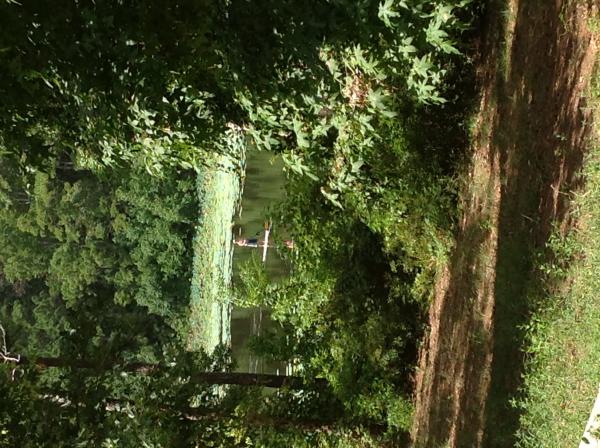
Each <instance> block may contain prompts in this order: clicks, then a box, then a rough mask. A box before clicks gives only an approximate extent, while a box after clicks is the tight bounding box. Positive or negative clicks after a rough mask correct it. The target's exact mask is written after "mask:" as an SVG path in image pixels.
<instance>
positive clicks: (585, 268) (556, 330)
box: [515, 29, 600, 448]
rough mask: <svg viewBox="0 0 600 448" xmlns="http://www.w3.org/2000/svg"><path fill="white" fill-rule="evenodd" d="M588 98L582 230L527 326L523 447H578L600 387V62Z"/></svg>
mask: <svg viewBox="0 0 600 448" xmlns="http://www.w3.org/2000/svg"><path fill="white" fill-rule="evenodd" d="M595 33H596V37H598V29H596V30H595ZM589 97H590V98H592V99H593V107H594V108H595V115H596V125H595V126H596V136H595V137H594V138H593V139H592V141H591V143H590V151H589V153H588V156H587V160H586V163H585V167H584V177H585V187H584V188H583V189H582V191H580V192H578V193H577V194H576V195H575V196H574V201H573V202H574V203H573V210H574V212H575V214H576V222H577V225H576V226H575V228H574V229H572V230H571V231H570V232H569V234H568V235H567V236H563V237H560V236H557V237H555V238H552V239H551V240H550V243H549V248H550V249H551V252H552V257H551V261H546V262H545V263H543V264H542V266H541V271H542V272H544V273H545V275H546V276H547V281H546V282H545V284H546V286H545V287H544V288H543V289H542V291H543V292H542V293H540V292H538V293H537V294H534V297H532V298H531V299H532V300H533V301H535V302H537V303H539V304H541V305H540V306H539V308H538V310H537V311H536V312H535V313H534V316H533V318H532V320H531V321H530V323H529V325H528V326H527V328H526V333H527V353H528V360H527V362H526V366H525V375H524V385H523V396H522V397H521V398H520V399H519V400H517V401H516V403H515V405H516V406H517V407H518V408H519V409H520V411H521V412H522V414H521V420H520V429H519V432H518V442H519V444H518V446H520V447H526V448H529V447H531V448H534V447H535V448H544V447H548V448H555V447H562V446H565V447H566V446H577V445H578V444H579V441H580V438H581V436H582V434H583V430H584V427H585V424H586V421H587V419H588V416H589V413H590V411H591V409H592V405H593V402H594V399H595V397H596V393H597V390H598V385H599V384H600V369H598V366H600V298H599V297H598V291H599V290H600V277H599V276H598V273H600V140H599V139H598V132H600V126H599V125H598V121H597V120H598V113H600V76H599V71H598V61H597V62H596V71H595V76H594V79H593V87H592V92H591V94H590V95H589ZM549 285H553V286H549ZM556 285H560V286H558V287H557V286H556Z"/></svg>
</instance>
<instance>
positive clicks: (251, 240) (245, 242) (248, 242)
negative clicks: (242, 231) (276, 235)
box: [234, 238, 264, 247]
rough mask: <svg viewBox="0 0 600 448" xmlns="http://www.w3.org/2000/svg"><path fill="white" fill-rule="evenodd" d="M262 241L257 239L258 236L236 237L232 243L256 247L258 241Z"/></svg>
mask: <svg viewBox="0 0 600 448" xmlns="http://www.w3.org/2000/svg"><path fill="white" fill-rule="evenodd" d="M261 242H262V243H263V244H264V242H263V241H262V240H261V241H259V240H258V238H238V239H236V240H234V244H235V245H236V246H240V247H258V246H259V243H261Z"/></svg>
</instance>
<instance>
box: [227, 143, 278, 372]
mask: <svg viewBox="0 0 600 448" xmlns="http://www.w3.org/2000/svg"><path fill="white" fill-rule="evenodd" d="M284 179H285V178H284V173H283V162H282V161H281V158H280V157H275V156H273V154H270V153H267V152H258V151H248V153H247V166H246V180H245V186H244V194H243V197H242V210H241V213H240V215H239V216H237V217H236V221H235V226H234V237H235V238H263V236H264V230H263V224H264V222H265V220H266V219H268V218H269V207H271V206H273V205H274V204H275V203H277V202H278V201H279V200H281V199H282V198H283V196H284V190H283V185H284ZM285 236H286V235H285V234H283V233H282V229H280V228H279V229H278V224H277V223H273V229H272V232H271V236H270V237H269V240H271V237H275V238H277V239H283V238H285ZM253 255H254V256H257V257H259V259H260V257H261V256H262V248H248V247H237V246H236V247H235V249H234V253H233V284H234V287H235V286H236V285H237V284H239V281H240V278H239V275H240V266H242V265H243V264H244V263H246V262H248V261H249V260H250V259H251V257H252V256H253ZM265 267H266V269H267V273H268V275H269V278H271V279H272V280H273V281H277V279H281V278H282V277H284V276H286V275H287V274H288V267H287V266H286V265H285V263H284V262H283V261H282V260H281V258H280V257H279V256H278V254H277V252H276V250H275V249H274V248H269V252H268V254H267V261H266V264H265ZM270 325H277V323H274V322H272V321H271V319H270V318H269V311H268V310H267V309H261V308H240V307H236V306H234V308H233V311H232V316H231V347H232V350H233V357H234V359H235V360H236V361H237V363H238V369H237V370H238V371H240V372H253V373H277V371H278V370H279V372H280V373H281V374H284V373H285V365H284V364H282V363H267V362H265V360H263V359H260V358H257V357H256V356H253V355H252V354H251V353H250V351H249V350H248V348H247V342H248V339H249V338H250V337H251V336H252V335H260V334H261V333H262V332H264V331H265V329H267V328H268V327H269V326H270Z"/></svg>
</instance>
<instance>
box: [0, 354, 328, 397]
mask: <svg viewBox="0 0 600 448" xmlns="http://www.w3.org/2000/svg"><path fill="white" fill-rule="evenodd" d="M4 362H10V363H13V364H17V365H28V364H34V365H35V366H36V367H38V368H40V369H49V368H75V369H91V370H99V371H105V370H111V369H113V368H116V369H117V370H120V371H122V372H131V373H139V374H142V375H148V374H152V373H156V372H159V371H164V370H166V369H167V367H164V366H161V365H160V364H148V363H142V362H137V363H129V364H123V365H121V366H118V365H116V364H111V365H106V364H98V363H95V362H93V361H90V360H85V359H83V360H80V359H64V358H48V357H38V358H32V359H30V358H28V357H26V356H20V357H18V358H17V357H15V359H12V358H11V359H7V358H5V359H4ZM189 378H190V382H191V383H193V384H214V385H226V384H229V385H236V386H261V387H273V388H282V387H286V388H288V389H304V388H306V387H307V386H309V385H313V386H316V387H319V388H323V387H326V386H327V384H328V383H327V380H325V379H323V378H315V379H314V380H313V381H306V380H305V379H304V378H303V377H300V376H283V375H269V374H258V373H239V372H190V373H189Z"/></svg>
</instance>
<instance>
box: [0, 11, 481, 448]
mask: <svg viewBox="0 0 600 448" xmlns="http://www.w3.org/2000/svg"><path fill="white" fill-rule="evenodd" d="M471 14H472V9H471V6H470V1H469V0H461V1H455V2H447V1H442V0H415V1H411V2H405V1H402V0H385V1H383V2H378V1H353V0H308V1H304V2H297V1H292V0H283V1H281V0H277V1H275V0H261V1H258V2H247V1H245V0H228V1H216V0H203V1H200V2H198V1H190V0H176V1H167V0H161V1H153V2H150V3H144V4H142V3H139V4H137V3H132V2H127V1H118V2H115V1H108V0H96V1H73V0H60V1H59V2H53V3H47V4H43V3H40V2H15V1H7V2H3V3H2V4H1V5H0V67H1V70H0V99H1V100H2V104H3V107H2V110H1V111H0V155H1V159H0V163H1V164H0V289H1V291H0V292H1V294H2V295H1V296H0V323H1V324H2V325H3V328H4V329H5V330H6V334H7V338H8V346H7V347H2V350H3V351H2V354H3V355H4V356H7V355H8V354H9V352H10V353H22V354H26V355H27V356H28V357H30V358H31V359H36V357H53V358H55V359H61V360H62V361H61V362H62V364H61V366H60V367H56V366H55V367H53V368H47V369H43V368H41V367H40V365H38V366H37V367H35V366H28V367H23V368H21V367H19V368H18V369H17V370H16V371H15V370H13V368H12V366H11V365H10V363H7V365H5V366H3V370H2V372H0V393H1V395H2V396H3V397H4V398H3V399H2V403H1V405H2V407H3V410H6V413H4V412H3V413H2V414H0V415H2V417H0V431H2V433H1V434H2V436H1V437H0V445H3V446H11V445H14V444H15V443H16V442H15V441H17V440H19V441H21V440H25V438H24V435H25V434H28V438H27V439H26V440H27V443H29V445H24V446H44V445H46V446H75V444H77V443H79V444H83V445H86V444H87V445H88V446H143V445H144V444H145V445H146V446H186V445H192V444H194V443H196V444H204V445H207V446H227V447H231V446H283V445H286V444H287V445H290V446H291V445H293V446H315V445H316V446H319V445H322V446H340V447H342V446H352V445H353V444H358V445H359V446H375V444H376V443H378V442H381V440H385V441H387V442H390V441H391V442H393V443H400V442H401V440H402V439H403V437H404V432H405V430H406V428H407V427H408V424H409V421H410V404H409V394H410V376H411V372H412V363H413V362H414V358H415V353H416V344H417V339H418V337H419V335H420V331H421V316H422V312H423V304H424V303H426V301H427V299H428V294H429V286H430V284H431V281H432V273H433V270H434V268H435V265H436V263H437V262H438V261H439V260H440V259H441V258H442V257H443V256H444V254H445V251H446V249H447V244H448V238H447V235H448V232H449V231H450V230H451V227H452V216H451V213H450V212H449V210H450V209H451V206H450V204H451V203H452V200H453V192H452V182H451V174H452V167H453V163H454V160H455V157H456V154H457V152H456V149H457V148H459V147H460V146H461V144H462V143H463V141H462V140H461V137H460V136H461V135H462V134H461V131H460V130H457V129H456V127H451V129H452V130H451V131H450V132H446V131H444V132H439V131H440V130H441V129H445V128H446V127H447V126H446V125H447V124H448V123H449V122H454V123H460V118H461V117H460V111H462V110H463V105H464V104H463V103H462V99H460V98H458V97H457V96H456V94H455V90H453V88H451V87H449V86H448V85H447V81H451V80H453V79H455V77H457V76H458V73H460V71H461V70H462V69H463V68H464V66H463V64H464V60H463V59H462V57H461V56H460V45H459V44H458V42H459V39H460V38H461V36H462V33H463V32H464V30H465V29H466V28H467V26H468V23H469V21H470V19H471ZM457 111H459V112H457ZM440 116H442V117H444V118H443V120H442V123H440V122H439V121H438V120H437V117H440ZM243 139H245V143H246V145H248V146H253V147H255V148H258V149H263V150H273V151H277V152H279V153H281V154H282V156H283V158H284V160H285V163H286V166H287V170H288V172H289V174H290V176H289V182H288V185H287V190H288V191H287V198H288V201H287V202H286V203H285V204H283V205H282V206H281V208H280V210H279V215H280V216H279V219H280V220H281V221H282V222H284V223H285V224H286V225H287V226H288V227H289V228H290V229H291V230H292V232H293V234H294V237H295V241H296V244H297V248H298V250H296V251H294V259H293V271H294V272H293V275H292V276H290V278H289V279H287V280H286V281H284V282H281V283H279V284H271V283H270V282H269V281H268V279H266V278H264V276H263V274H262V273H261V272H260V271H259V270H257V269H255V270H254V272H253V274H252V275H251V276H248V278H250V279H252V280H251V281H250V282H249V283H247V284H246V285H245V289H244V290H242V292H241V294H244V295H243V297H242V301H243V302H244V303H246V304H248V303H261V304H264V305H268V306H270V307H271V308H272V311H273V316H274V317H275V319H277V320H278V321H279V322H280V323H281V329H280V330H278V331H277V332H276V333H274V334H272V335H270V339H266V338H265V339H263V340H259V341H255V349H256V350H257V351H258V352H260V353H262V354H265V355H268V356H271V357H274V358H276V359H281V360H287V361H290V360H291V361H293V362H295V363H296V364H301V366H302V369H303V375H304V376H305V377H306V379H307V382H308V384H311V381H312V380H314V379H315V378H317V377H321V378H325V379H326V380H327V382H328V384H329V386H328V387H327V388H325V389H319V388H316V386H315V387H312V386H307V388H306V389H305V390H304V391H303V392H290V391H287V390H283V391H281V392H278V393H276V394H272V395H265V394H262V393H260V392H256V391H251V390H248V388H243V387H242V388H231V389H229V390H228V392H227V393H225V391H224V390H221V389H218V388H214V387H207V386H200V385H198V384H193V383H192V382H190V381H187V380H185V378H188V377H189V376H190V375H191V374H192V372H193V371H197V370H204V369H206V370H228V369H231V368H232V365H231V363H230V360H229V359H228V357H227V355H226V353H223V354H221V355H219V354H216V355H215V356H214V357H211V358H208V357H206V356H204V355H202V354H196V355H194V356H192V355H190V354H186V353H184V351H183V347H184V346H185V340H186V336H187V331H188V328H187V326H186V323H187V322H189V316H188V315H187V314H189V308H188V306H189V294H190V280H191V277H192V267H193V263H192V249H193V245H192V244H191V242H192V238H193V235H194V225H195V223H197V222H198V221H199V216H198V214H199V213H201V212H200V206H201V205H202V204H198V201H197V199H196V198H197V195H196V191H195V185H196V175H197V173H198V172H201V171H202V170H207V169H214V166H212V165H211V163H210V161H211V160H215V157H213V156H214V154H219V155H226V156H231V155H232V154H233V153H234V152H235V154H238V153H239V146H240V142H241V141H242V140H243ZM234 165H235V164H233V165H232V166H234ZM232 170H233V171H235V170H234V169H232ZM196 246H197V247H201V246H200V245H199V244H197V245H196ZM196 256H197V257H198V256H201V254H200V255H199V254H196ZM209 257H210V254H206V260H208V261H210V258H209ZM196 265H197V266H208V268H210V267H211V266H210V265H211V263H209V262H206V263H196ZM208 268H207V269H208ZM213 268H214V267H213ZM252 282H253V283H252ZM196 289H197V288H196ZM194 294H196V295H197V296H198V297H199V296H200V295H201V294H203V291H194ZM196 314H197V315H198V316H201V315H202V313H196ZM131 363H154V364H155V365H160V366H161V368H160V369H159V370H158V371H157V372H154V373H153V374H152V375H147V374H145V373H144V374H140V372H136V373H132V374H129V373H127V371H126V370H127V369H126V368H125V367H124V366H126V365H130V364H131ZM84 364H85V365H84ZM169 369H172V370H169ZM5 415H6V416H5ZM32 428H33V429H32ZM23 443H25V442H23Z"/></svg>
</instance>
